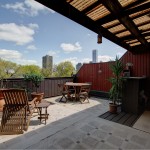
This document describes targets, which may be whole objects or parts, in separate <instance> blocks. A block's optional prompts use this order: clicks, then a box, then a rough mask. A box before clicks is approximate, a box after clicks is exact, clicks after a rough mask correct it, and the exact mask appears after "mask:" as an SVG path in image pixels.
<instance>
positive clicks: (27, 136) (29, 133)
mask: <svg viewBox="0 0 150 150" xmlns="http://www.w3.org/2000/svg"><path fill="white" fill-rule="evenodd" d="M36 134H38V133H37V132H36V131H31V132H28V133H26V134H24V136H25V137H26V138H31V137H32V136H35V135H36Z"/></svg>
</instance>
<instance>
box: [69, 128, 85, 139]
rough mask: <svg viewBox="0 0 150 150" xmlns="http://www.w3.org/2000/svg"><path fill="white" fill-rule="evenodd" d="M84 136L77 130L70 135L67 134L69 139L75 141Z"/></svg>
mask: <svg viewBox="0 0 150 150" xmlns="http://www.w3.org/2000/svg"><path fill="white" fill-rule="evenodd" d="M85 136H86V133H84V132H81V131H79V130H75V131H74V132H72V133H71V134H69V137H70V138H72V139H75V140H80V139H82V138H84V137H85Z"/></svg>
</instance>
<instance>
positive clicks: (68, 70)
mask: <svg viewBox="0 0 150 150" xmlns="http://www.w3.org/2000/svg"><path fill="white" fill-rule="evenodd" d="M74 70H75V69H74V67H73V65H72V63H71V62H70V61H65V62H61V63H59V64H58V65H57V66H56V70H55V72H54V76H55V77H70V76H71V74H72V72H74Z"/></svg>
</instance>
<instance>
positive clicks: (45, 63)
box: [42, 55, 53, 70]
mask: <svg viewBox="0 0 150 150" xmlns="http://www.w3.org/2000/svg"><path fill="white" fill-rule="evenodd" d="M42 67H43V68H45V69H50V70H52V68H53V57H52V56H49V55H46V56H43V57H42Z"/></svg>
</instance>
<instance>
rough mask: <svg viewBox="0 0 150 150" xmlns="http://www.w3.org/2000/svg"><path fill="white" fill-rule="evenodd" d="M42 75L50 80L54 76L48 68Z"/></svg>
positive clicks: (43, 70)
mask: <svg viewBox="0 0 150 150" xmlns="http://www.w3.org/2000/svg"><path fill="white" fill-rule="evenodd" d="M41 73H42V75H43V76H44V77H45V78H49V77H51V75H52V71H51V70H50V69H47V68H43V69H42V71H41Z"/></svg>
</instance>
